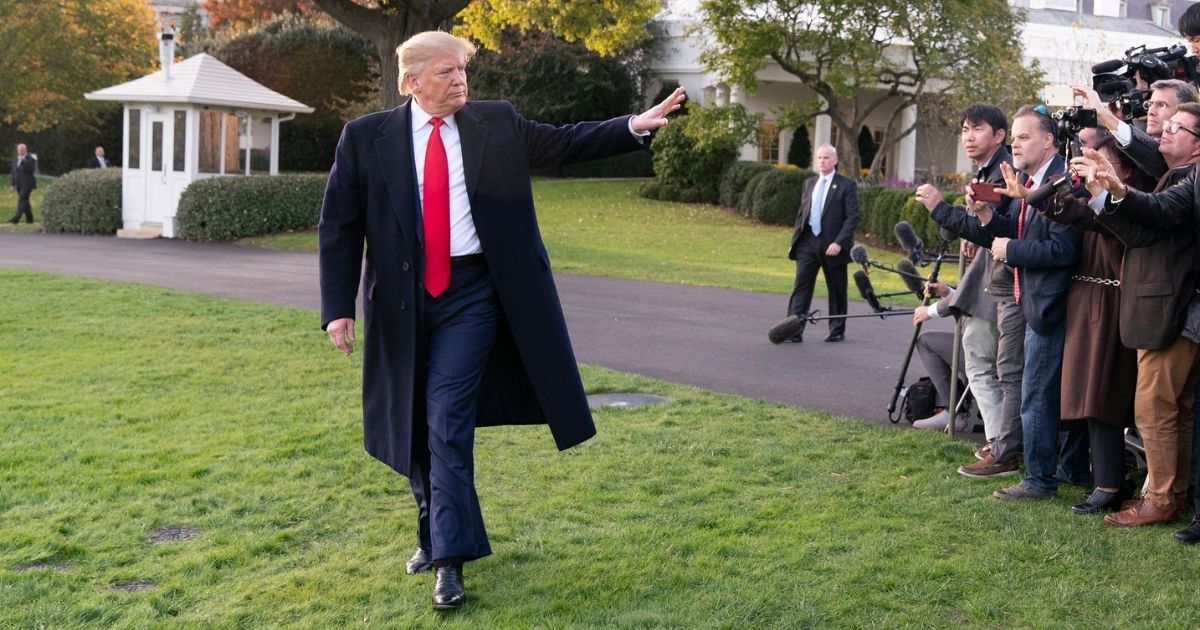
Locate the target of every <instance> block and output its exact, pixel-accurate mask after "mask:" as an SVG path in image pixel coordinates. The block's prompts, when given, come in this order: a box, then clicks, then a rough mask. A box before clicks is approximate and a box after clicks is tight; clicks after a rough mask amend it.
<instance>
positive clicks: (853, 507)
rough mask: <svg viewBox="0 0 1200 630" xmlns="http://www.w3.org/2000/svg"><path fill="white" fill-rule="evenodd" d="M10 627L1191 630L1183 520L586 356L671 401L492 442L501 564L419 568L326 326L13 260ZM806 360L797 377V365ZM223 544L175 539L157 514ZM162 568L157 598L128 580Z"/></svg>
mask: <svg viewBox="0 0 1200 630" xmlns="http://www.w3.org/2000/svg"><path fill="white" fill-rule="evenodd" d="M0 295H3V298H4V299H3V300H0V314H2V315H3V316H4V321H5V322H7V325H8V328H7V329H6V334H5V335H3V336H0V370H2V373H3V375H4V378H3V380H2V381H0V436H2V439H0V627H3V628H10V627H12V628H39V627H53V628H78V627H116V628H145V627H174V626H182V627H204V628H235V627H237V628H260V627H306V628H341V627H350V626H363V627H397V628H407V627H440V626H442V625H448V626H452V627H478V628H519V627H579V628H591V627H678V628H692V627H714V626H716V627H768V628H769V627H821V628H825V627H887V628H890V627H904V626H918V627H946V628H959V627H1038V628H1057V627H1129V628H1142V627H1175V628H1186V627H1195V624H1196V620H1197V619H1198V618H1200V605H1198V604H1197V602H1196V566H1197V562H1198V561H1200V549H1197V548H1192V547H1184V546H1182V545H1179V544H1178V543H1176V542H1175V541H1174V540H1173V539H1172V538H1171V532H1172V531H1173V530H1174V529H1175V527H1172V526H1159V527H1150V528H1144V529H1140V530H1113V529H1110V528H1108V527H1106V526H1105V525H1104V524H1103V523H1102V521H1101V520H1100V519H1099V518H1092V517H1080V516H1076V515H1073V514H1070V513H1069V511H1068V509H1067V508H1068V506H1069V505H1070V504H1071V503H1073V502H1075V501H1077V500H1078V499H1079V498H1080V491H1079V490H1077V489H1074V490H1067V491H1064V493H1063V496H1062V497H1060V498H1058V499H1056V500H1054V501H1050V502H1041V503H1036V504H1018V505H1013V504H1009V503H1001V502H999V501H996V500H994V499H992V498H990V496H989V494H990V493H991V491H992V490H993V489H995V488H997V487H999V486H1001V485H1004V484H1006V483H1010V482H1011V478H1010V479H1008V480H1004V481H986V480H971V479H965V478H962V477H959V476H958V475H956V474H954V473H953V469H954V467H955V466H957V465H958V464H961V463H963V462H964V461H967V460H968V459H969V458H970V444H969V443H967V442H962V441H951V440H949V439H948V438H946V437H945V436H943V435H940V434H936V433H931V432H921V431H909V430H897V429H893V428H889V427H880V426H876V425H871V424H868V423H866V422H863V421H860V420H853V419H847V418H839V417H832V416H828V415H824V414H816V413H810V412H806V411H803V410H800V409H795V408H789V407H784V406H779V405H772V404H766V403H762V402H757V401H753V400H747V399H744V398H738V397H735V396H724V395H716V394H712V393H708V392H704V391H700V390H697V389H692V388H687V387H682V386H676V385H671V384H667V383H664V382H661V381H655V380H650V379H645V378H639V377H634V376H629V375H624V374H619V373H615V372H612V371H608V370H603V369H599V368H592V367H585V368H584V381H585V383H586V385H587V388H588V389H589V391H591V392H606V391H640V392H649V393H657V394H663V395H666V396H668V397H670V399H671V401H670V402H668V403H666V404H662V405H657V406H651V407H642V408H636V409H605V410H601V411H599V412H598V413H597V414H596V421H597V425H598V428H599V436H598V437H596V438H595V439H593V440H591V441H589V442H587V443H585V444H584V445H583V446H581V447H579V448H576V449H573V450H571V451H567V452H564V453H559V452H556V451H555V450H554V448H553V442H552V440H551V438H550V435H549V433H548V431H547V429H546V428H544V427H505V428H493V429H482V430H480V431H479V433H478V439H477V459H476V461H477V470H478V488H479V493H480V496H481V498H482V503H483V507H484V513H485V517H486V519H487V522H488V527H489V531H490V533H491V537H492V541H493V547H494V549H495V551H496V553H495V555H494V556H492V557H489V558H486V559H483V560H481V561H478V562H474V563H471V564H469V565H468V566H467V570H466V581H467V586H468V592H469V597H470V601H469V603H468V605H467V606H466V608H464V609H463V610H461V611H458V612H455V613H450V614H438V613H435V612H433V611H432V610H431V609H430V606H429V602H428V598H429V594H430V591H431V587H432V578H431V577H430V576H429V575H428V574H423V575H420V576H416V577H409V576H405V575H403V563H404V560H405V559H406V558H407V557H408V556H409V554H410V553H411V552H412V548H413V547H414V538H413V520H414V514H415V511H414V509H413V507H412V500H411V497H410V496H409V494H408V490H407V484H406V483H405V481H404V480H403V479H402V478H400V477H398V476H397V475H395V474H394V473H392V472H390V471H389V470H387V469H386V468H385V467H384V466H383V465H381V464H379V463H377V462H375V461H373V460H371V459H370V458H369V457H368V456H366V455H365V454H364V453H363V452H362V448H361V429H360V424H359V422H360V419H359V412H360V410H359V404H358V385H359V382H360V381H359V373H358V357H359V356H360V355H357V354H356V355H354V356H353V357H352V358H345V357H342V356H341V355H340V354H339V353H337V352H335V351H333V350H332V349H330V348H329V347H328V342H327V341H326V339H325V338H324V335H323V334H321V333H320V332H319V331H318V330H317V329H316V320H317V318H316V314H315V313H311V312H306V311H301V310H295V309H285V308H280V307H273V306H267V305H260V304H250V303H243V302H235V301H230V300H224V299H218V298H212V297H206V296H199V295H191V294H183V293H178V292H172V291H168V290H163V289H157V288H147V287H143V286H137V285H127V284H119V283H106V282H100V281H92V280H80V279H72V278H66V277H60V276H52V275H46V274H35V273H27V272H15V271H8V270H0ZM803 369H804V368H803V367H801V366H798V367H797V370H798V371H797V376H798V378H802V375H803ZM172 525H183V526H189V527H193V528H196V529H197V530H198V535H197V536H196V537H195V538H194V539H192V540H187V541H175V542H164V543H155V542H152V541H151V540H150V538H149V536H150V534H151V533H152V532H154V531H155V530H156V529H157V528H160V527H164V526H172ZM132 583H142V584H143V585H144V586H145V587H146V590H142V591H137V592H125V591H121V590H117V589H116V588H114V587H119V586H122V585H128V584H132Z"/></svg>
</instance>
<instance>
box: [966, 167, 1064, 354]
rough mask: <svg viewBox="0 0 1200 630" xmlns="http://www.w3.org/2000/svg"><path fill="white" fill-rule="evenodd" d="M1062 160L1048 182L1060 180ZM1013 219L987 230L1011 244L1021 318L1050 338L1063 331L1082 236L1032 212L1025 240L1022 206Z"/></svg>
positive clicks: (996, 221) (996, 220) (999, 218)
mask: <svg viewBox="0 0 1200 630" xmlns="http://www.w3.org/2000/svg"><path fill="white" fill-rule="evenodd" d="M1063 168H1064V163H1063V159H1062V156H1059V155H1056V156H1054V158H1053V161H1052V162H1051V163H1050V168H1049V169H1047V171H1046V177H1045V180H1046V181H1051V180H1053V179H1055V178H1057V177H1059V176H1061V175H1062V173H1063ZM1015 209H1016V212H1011V213H1009V215H999V214H997V215H994V216H993V218H992V220H991V222H989V223H988V224H987V225H986V226H984V227H986V228H987V230H988V231H989V232H991V233H992V235H993V236H997V237H1005V238H1010V239H1013V240H1011V241H1009V243H1008V247H1007V260H1008V264H1009V265H1010V266H1012V267H1013V268H1014V269H1016V272H1017V277H1018V279H1019V280H1020V282H1021V300H1020V301H1021V313H1022V314H1023V315H1025V322H1026V323H1028V324H1029V327H1030V328H1032V329H1033V330H1034V332H1036V333H1038V334H1039V335H1049V334H1051V333H1052V332H1053V331H1054V330H1055V329H1056V328H1058V327H1059V326H1062V325H1063V322H1064V321H1065V319H1066V311H1067V300H1066V297H1067V290H1068V289H1069V288H1070V286H1071V272H1072V270H1073V269H1075V265H1076V264H1077V263H1078V262H1079V254H1080V243H1081V242H1082V238H1083V234H1082V233H1081V232H1080V231H1079V230H1076V229H1075V228H1073V227H1069V226H1066V225H1062V224H1059V223H1055V222H1053V221H1051V220H1050V219H1047V218H1046V217H1045V216H1044V215H1043V214H1042V213H1040V212H1038V211H1036V210H1034V209H1032V208H1031V209H1029V210H1027V211H1026V213H1025V225H1024V230H1023V232H1022V235H1021V238H1017V224H1018V217H1019V215H1020V209H1021V206H1019V205H1017V206H1016V208H1015Z"/></svg>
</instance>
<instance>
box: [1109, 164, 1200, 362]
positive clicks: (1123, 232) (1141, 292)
mask: <svg viewBox="0 0 1200 630" xmlns="http://www.w3.org/2000/svg"><path fill="white" fill-rule="evenodd" d="M1194 172H1195V171H1194V170H1193V165H1191V164H1187V165H1184V166H1178V167H1175V168H1173V169H1171V170H1170V171H1168V172H1167V174H1166V175H1165V176H1164V177H1163V178H1162V179H1161V180H1160V181H1159V183H1158V186H1157V187H1156V188H1155V191H1156V192H1159V193H1161V191H1164V190H1168V189H1170V190H1174V188H1173V187H1176V186H1175V185H1176V184H1179V183H1180V182H1188V183H1187V184H1186V186H1194V175H1193V174H1194ZM1189 178H1192V179H1191V180H1189ZM1186 186H1185V187H1181V188H1180V190H1179V191H1177V192H1184V191H1185V190H1187V188H1186ZM1133 192H1134V191H1132V190H1131V191H1130V195H1129V197H1127V198H1126V199H1125V200H1124V201H1122V202H1121V203H1119V204H1117V205H1115V206H1113V205H1111V204H1110V205H1109V208H1108V210H1110V211H1111V213H1104V214H1101V215H1100V216H1099V217H1098V218H1097V220H1098V221H1099V222H1100V224H1101V225H1103V226H1104V227H1106V228H1108V229H1109V231H1111V232H1112V233H1113V234H1115V235H1116V236H1117V238H1119V239H1121V241H1122V242H1124V243H1125V245H1126V247H1128V248H1129V249H1127V250H1126V251H1125V259H1124V264H1123V265H1122V271H1121V317H1120V328H1121V343H1124V344H1125V345H1126V346H1128V347H1130V348H1142V349H1146V350H1161V349H1163V348H1166V347H1167V346H1170V345H1171V344H1172V343H1174V342H1175V340H1176V339H1177V338H1178V337H1179V333H1180V331H1181V330H1183V322H1184V317H1185V316H1186V315H1187V308H1188V304H1189V303H1191V300H1192V296H1193V292H1194V290H1195V288H1196V271H1197V264H1196V262H1197V260H1196V257H1197V248H1196V243H1197V238H1200V221H1197V220H1196V216H1195V214H1196V212H1197V211H1200V207H1198V206H1192V205H1190V204H1191V202H1190V201H1189V202H1188V204H1189V205H1188V208H1187V210H1188V212H1187V213H1185V216H1184V217H1181V218H1184V219H1185V220H1186V222H1187V223H1188V226H1187V229H1180V228H1181V227H1183V226H1180V225H1177V224H1176V223H1175V222H1174V220H1171V221H1169V222H1168V223H1165V224H1164V225H1165V226H1170V227H1166V228H1165V229H1163V230H1159V229H1154V228H1151V227H1148V226H1146V225H1142V224H1140V223H1139V222H1138V218H1136V217H1138V215H1139V214H1140V213H1141V212H1142V210H1139V208H1142V209H1143V210H1144V208H1145V207H1146V206H1147V205H1148V204H1147V202H1148V200H1151V199H1154V198H1155V197H1158V196H1159V195H1158V194H1153V195H1146V194H1144V193H1138V194H1137V195H1136V197H1137V199H1136V200H1135V199H1134V197H1135V195H1133ZM1174 198H1176V199H1180V198H1185V197H1184V196H1178V195H1177V196H1174ZM1182 261H1187V262H1188V263H1190V264H1180V263H1181V262H1182Z"/></svg>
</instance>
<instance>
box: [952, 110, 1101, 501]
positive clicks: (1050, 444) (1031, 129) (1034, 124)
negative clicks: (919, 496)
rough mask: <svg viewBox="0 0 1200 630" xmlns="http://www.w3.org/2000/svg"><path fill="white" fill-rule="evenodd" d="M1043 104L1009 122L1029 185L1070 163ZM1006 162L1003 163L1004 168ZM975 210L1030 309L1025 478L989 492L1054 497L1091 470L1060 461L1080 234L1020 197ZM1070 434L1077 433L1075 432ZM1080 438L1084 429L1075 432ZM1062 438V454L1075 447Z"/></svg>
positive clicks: (1020, 300)
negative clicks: (1010, 208)
mask: <svg viewBox="0 0 1200 630" xmlns="http://www.w3.org/2000/svg"><path fill="white" fill-rule="evenodd" d="M1057 131H1058V130H1057V126H1056V124H1055V122H1054V120H1053V119H1052V118H1051V117H1050V115H1049V112H1048V111H1047V110H1046V108H1045V107H1044V106H1042V105H1038V106H1036V107H1030V106H1025V107H1022V108H1021V109H1020V110H1018V111H1017V114H1016V115H1015V116H1014V117H1013V124H1012V137H1013V144H1012V152H1013V166H1015V167H1017V168H1019V169H1020V170H1022V171H1024V172H1025V174H1026V175H1028V176H1029V177H1030V178H1031V179H1032V186H1030V187H1031V188H1036V187H1038V186H1039V185H1041V184H1042V183H1044V182H1049V181H1054V180H1057V179H1059V178H1060V177H1061V176H1062V175H1063V173H1064V172H1065V168H1066V165H1065V164H1064V161H1063V158H1062V156H1060V155H1058V152H1057V151H1058V132H1057ZM1004 168H1005V167H1004V166H1002V167H1001V169H1002V170H1003V169H1004ZM975 212H976V213H977V214H978V216H979V221H980V223H981V224H982V225H983V226H984V228H986V229H987V231H988V232H990V233H991V234H992V235H993V236H994V238H993V240H992V243H991V250H992V256H993V257H995V258H996V260H997V261H1002V262H1006V263H1008V264H1009V265H1010V266H1011V267H1012V268H1013V299H1014V300H1015V301H1016V303H1017V304H1018V305H1020V307H1021V312H1022V313H1023V314H1024V315H1025V369H1024V374H1023V376H1022V381H1021V431H1022V434H1023V435H1022V438H1023V441H1024V446H1025V478H1024V479H1022V480H1021V482H1020V483H1018V484H1017V485H1015V486H1010V487H1008V488H1001V489H999V490H997V491H996V492H995V493H993V495H992V496H994V497H996V498H997V499H1001V500H1036V499H1049V498H1053V497H1054V496H1056V495H1057V493H1058V482H1059V479H1060V478H1062V479H1065V480H1067V481H1069V482H1071V483H1082V482H1084V480H1085V479H1087V478H1088V476H1089V475H1088V472H1087V471H1086V470H1075V469H1074V466H1072V464H1074V463H1075V459H1076V458H1070V457H1064V458H1063V462H1062V464H1063V465H1062V466H1057V464H1058V450H1057V448H1056V446H1057V443H1058V428H1059V427H1058V425H1059V413H1060V408H1059V405H1060V390H1061V377H1062V356H1063V354H1062V353H1063V341H1064V339H1065V333H1066V306H1067V304H1066V302H1067V301H1066V297H1067V289H1068V288H1069V286H1070V279H1071V270H1072V269H1074V268H1075V265H1076V264H1077V263H1078V262H1079V246H1080V241H1081V236H1082V235H1081V234H1080V233H1079V231H1078V230H1075V229H1074V228H1071V227H1067V226H1065V225H1059V224H1057V223H1054V222H1053V221H1050V220H1049V219H1047V218H1046V217H1044V216H1043V215H1041V214H1040V213H1038V212H1036V211H1030V210H1029V209H1028V207H1027V204H1025V203H1024V201H1022V203H1021V204H1020V206H1019V207H1018V208H1017V211H1016V212H1014V213H1012V214H1011V215H1008V216H1005V215H1001V214H999V213H993V212H991V211H990V209H987V208H986V207H977V208H976V209H975ZM1071 435H1072V436H1078V434H1076V433H1072V434H1071ZM1073 439H1077V440H1081V439H1082V436H1078V437H1077V438H1073ZM1078 446H1079V445H1078V444H1077V443H1072V442H1068V443H1066V444H1064V449H1063V450H1064V453H1066V454H1070V453H1072V452H1074V451H1075V450H1077V448H1078Z"/></svg>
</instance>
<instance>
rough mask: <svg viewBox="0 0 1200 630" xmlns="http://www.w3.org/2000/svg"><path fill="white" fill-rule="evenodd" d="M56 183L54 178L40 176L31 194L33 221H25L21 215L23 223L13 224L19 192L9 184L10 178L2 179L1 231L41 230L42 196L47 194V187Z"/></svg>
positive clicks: (0, 190)
mask: <svg viewBox="0 0 1200 630" xmlns="http://www.w3.org/2000/svg"><path fill="white" fill-rule="evenodd" d="M52 183H54V180H52V179H49V178H47V177H39V178H38V187H37V188H36V189H35V190H34V191H33V194H32V195H30V196H29V205H31V206H33V223H25V217H21V223H20V224H18V225H12V224H11V223H9V222H8V221H9V219H12V217H13V215H14V214H16V212H17V193H16V192H14V191H13V189H12V187H11V186H9V181H8V178H7V177H5V178H3V180H2V187H0V232H40V231H41V229H42V196H43V195H45V194H46V189H47V188H49V187H50V185H51V184H52Z"/></svg>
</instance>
